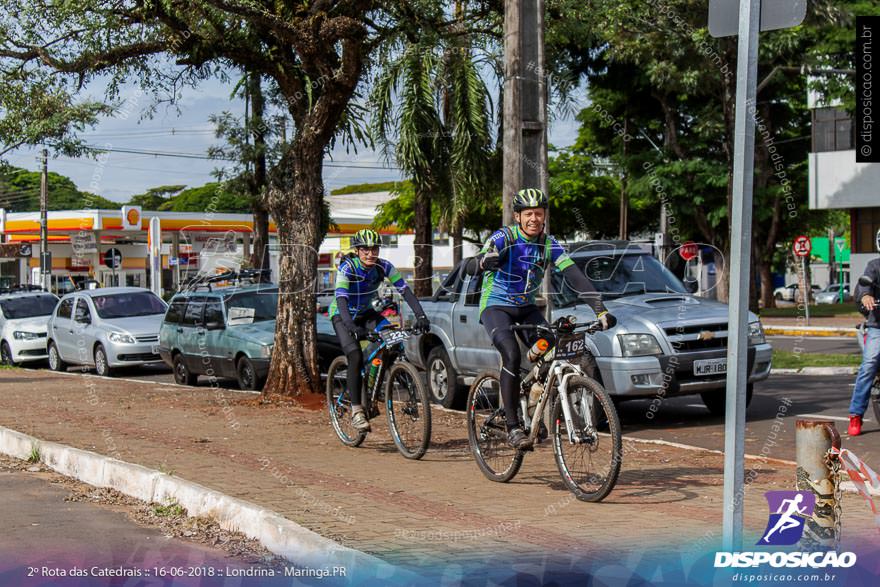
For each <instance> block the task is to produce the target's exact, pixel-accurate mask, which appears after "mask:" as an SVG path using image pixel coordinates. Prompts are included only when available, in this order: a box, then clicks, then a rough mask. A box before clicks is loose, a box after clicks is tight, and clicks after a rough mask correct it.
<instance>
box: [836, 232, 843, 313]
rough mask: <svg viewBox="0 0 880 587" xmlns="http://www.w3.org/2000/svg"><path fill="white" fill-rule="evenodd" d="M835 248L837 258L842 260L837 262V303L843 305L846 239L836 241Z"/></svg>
mask: <svg viewBox="0 0 880 587" xmlns="http://www.w3.org/2000/svg"><path fill="white" fill-rule="evenodd" d="M834 247H835V248H836V249H837V258H838V259H841V260H840V261H838V262H837V290H838V294H837V295H838V297H837V301H838V302H840V303H841V304H842V303H843V260H842V259H843V250H844V249H845V248H846V239H843V238H836V239H834Z"/></svg>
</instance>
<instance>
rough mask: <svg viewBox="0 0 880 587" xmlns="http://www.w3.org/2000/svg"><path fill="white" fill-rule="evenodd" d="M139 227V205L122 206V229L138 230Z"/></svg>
mask: <svg viewBox="0 0 880 587" xmlns="http://www.w3.org/2000/svg"><path fill="white" fill-rule="evenodd" d="M140 229H141V207H140V206H123V207H122V230H140Z"/></svg>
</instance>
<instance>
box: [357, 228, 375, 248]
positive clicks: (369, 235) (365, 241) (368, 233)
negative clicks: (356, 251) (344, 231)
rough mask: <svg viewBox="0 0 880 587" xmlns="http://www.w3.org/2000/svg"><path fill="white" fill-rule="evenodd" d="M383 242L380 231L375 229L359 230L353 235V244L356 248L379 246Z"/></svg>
mask: <svg viewBox="0 0 880 587" xmlns="http://www.w3.org/2000/svg"><path fill="white" fill-rule="evenodd" d="M381 244H382V239H381V238H380V237H379V233H378V232H376V231H375V230H370V229H369V228H364V229H363V230H359V231H357V232H356V233H354V236H353V237H351V246H352V247H354V248H358V247H378V246H379V245H381Z"/></svg>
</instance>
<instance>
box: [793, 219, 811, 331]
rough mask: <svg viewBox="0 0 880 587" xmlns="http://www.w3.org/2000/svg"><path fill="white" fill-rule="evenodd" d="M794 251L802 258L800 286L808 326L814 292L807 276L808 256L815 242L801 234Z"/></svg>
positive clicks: (795, 240) (796, 240) (794, 245)
mask: <svg viewBox="0 0 880 587" xmlns="http://www.w3.org/2000/svg"><path fill="white" fill-rule="evenodd" d="M791 249H792V251H794V254H795V256H797V257H800V258H801V279H799V280H798V286H799V287H800V288H801V299H802V300H803V301H804V308H805V310H804V311H805V312H806V316H805V317H806V319H807V326H809V325H810V293H812V291H811V288H810V280H809V278H808V276H807V257H809V256H810V251H811V250H813V244H812V243H811V242H810V239H809V237H806V236H804V235H801V236H799V237H797V238H796V239H794V243H793V244H792V245H791ZM795 301H797V296H795Z"/></svg>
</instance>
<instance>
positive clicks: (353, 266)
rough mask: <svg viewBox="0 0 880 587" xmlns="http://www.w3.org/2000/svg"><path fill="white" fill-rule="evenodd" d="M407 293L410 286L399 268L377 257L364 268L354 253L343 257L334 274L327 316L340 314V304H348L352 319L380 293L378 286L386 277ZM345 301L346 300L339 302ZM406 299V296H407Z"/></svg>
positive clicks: (398, 289) (400, 290) (365, 308)
mask: <svg viewBox="0 0 880 587" xmlns="http://www.w3.org/2000/svg"><path fill="white" fill-rule="evenodd" d="M386 277H387V278H388V280H389V281H390V282H391V283H392V284H393V285H394V287H396V288H397V291H399V292H400V293H401V294H404V296H405V297H408V296H406V295H405V294H406V292H407V290H408V289H409V288H408V286H407V284H406V281H405V280H404V279H403V276H402V275H401V274H400V271H398V270H397V268H395V267H394V265H392V264H391V262H389V261H387V260H386V259H377V260H376V264H375V265H373V266H372V267H370V268H367V267H365V266H364V265H363V263H361V260H360V259H358V258H357V257H356V256H349V257H345V259H343V260H342V262H341V263H340V264H339V270H338V271H337V273H336V295H335V296H334V299H333V303H332V304H330V318H333V316H336V315H338V314H339V307H338V304H339V303H347V304H348V311H349V313H350V314H351V318H352V319H355V318H357V317H358V316H359V315H361V314H363V313H364V312H365V311H366V310H368V309H369V308H370V304H371V303H372V301H373V300H374V299H375V298H376V297H378V295H379V286H380V285H382V281H383V280H384V279H385V278H386ZM340 300H345V302H340ZM407 302H409V299H407Z"/></svg>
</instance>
